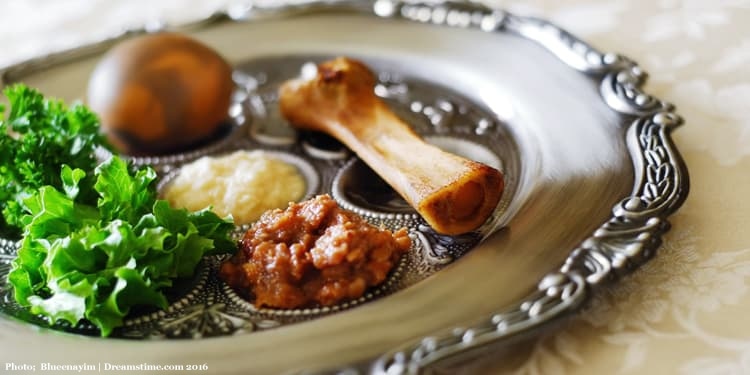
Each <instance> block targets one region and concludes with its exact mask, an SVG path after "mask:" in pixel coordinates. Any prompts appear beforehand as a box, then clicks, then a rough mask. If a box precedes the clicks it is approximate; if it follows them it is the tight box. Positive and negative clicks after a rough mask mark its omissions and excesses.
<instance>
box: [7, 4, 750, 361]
mask: <svg viewBox="0 0 750 375" xmlns="http://www.w3.org/2000/svg"><path fill="white" fill-rule="evenodd" d="M266 2H269V1H266ZM486 3H488V4H489V5H491V6H495V7H499V8H503V9H507V10H509V11H511V12H514V13H517V14H522V15H535V16H540V17H543V18H546V19H549V20H551V21H553V22H555V23H557V24H558V25H560V26H562V27H564V28H566V29H568V30H569V31H571V32H573V33H574V34H576V35H577V36H580V37H582V38H583V39H584V40H586V41H588V42H590V43H591V44H593V45H594V46H595V47H597V48H598V49H600V50H604V51H613V52H618V53H621V54H624V55H626V56H628V57H630V58H631V59H633V60H635V61H638V62H639V64H640V65H641V66H642V67H643V68H644V69H645V70H646V71H647V72H649V73H650V80H649V83H648V84H647V85H646V90H647V91H648V92H649V93H652V94H654V95H656V96H657V97H659V98H663V99H665V100H667V101H669V102H672V103H674V104H675V105H676V106H677V108H678V113H679V114H681V115H682V116H683V117H684V118H685V124H684V125H683V126H682V127H681V128H679V129H678V130H677V131H675V133H674V139H675V143H676V144H677V145H678V148H679V149H680V151H681V152H682V155H683V157H684V159H685V161H686V163H687V165H688V169H689V173H690V176H691V189H690V194H689V197H688V199H687V201H686V202H685V203H684V205H683V207H682V208H681V209H680V210H679V211H678V212H677V213H676V214H675V215H673V216H672V217H670V221H671V223H672V225H673V227H672V229H671V231H670V232H668V234H667V235H666V236H665V238H664V243H663V244H662V246H661V247H660V249H659V251H658V254H657V256H656V257H655V258H654V259H653V260H652V261H650V262H648V263H647V264H646V265H645V266H643V267H642V268H641V269H639V270H637V271H636V272H635V273H633V274H632V275H630V276H627V277H625V278H624V279H623V280H621V282H619V283H617V284H616V285H615V286H613V287H610V288H607V289H604V290H602V291H601V292H600V293H597V294H596V296H595V297H594V300H593V301H592V303H591V304H590V305H589V306H588V307H587V308H586V309H585V310H584V311H582V312H581V313H580V314H577V315H576V316H574V317H573V318H572V319H571V320H570V321H569V322H568V324H566V325H565V326H563V327H562V328H561V329H557V330H554V331H552V332H550V333H548V334H546V335H544V336H543V337H540V338H538V339H536V340H533V341H532V342H530V343H526V344H523V345H520V346H519V347H517V348H515V349H514V350H513V353H512V355H510V356H506V357H504V358H503V360H502V361H498V360H497V359H496V358H492V357H488V358H487V359H485V360H479V361H477V362H475V363H472V364H469V365H468V368H465V369H464V370H463V372H465V373H516V374H557V373H561V374H563V373H571V374H573V373H574V374H603V373H612V374H642V373H658V374H667V373H679V374H749V373H750V320H748V319H747V316H748V314H747V312H748V311H750V290H748V281H750V228H748V222H750V200H748V199H747V196H746V194H748V193H750V173H749V172H750V110H748V107H749V104H750V1H748V0H714V1H711V0H653V1H652V0H610V1H597V0H565V1H557V0H529V1H504V0H488V1H486ZM236 5H237V3H236V2H231V1H227V0H205V1H179V0H162V1H153V0H128V1H111V0H5V1H4V2H3V3H2V5H1V7H0V66H3V65H8V64H11V63H14V62H18V61H22V60H25V59H28V58H31V57H34V56H39V55H43V54H45V53H49V52H52V51H57V50H62V49H66V48H70V47H73V46H76V45H79V44H81V43H85V42H90V41H94V40H98V39H101V38H104V37H106V36H108V35H112V34H113V33H117V32H119V31H121V30H124V29H129V28H137V27H140V26H142V25H144V24H160V23H163V22H167V23H180V22H187V21H190V20H194V19H197V18H202V17H205V16H206V15H208V14H211V13H212V12H213V11H214V10H217V9H224V8H226V7H228V6H236Z"/></svg>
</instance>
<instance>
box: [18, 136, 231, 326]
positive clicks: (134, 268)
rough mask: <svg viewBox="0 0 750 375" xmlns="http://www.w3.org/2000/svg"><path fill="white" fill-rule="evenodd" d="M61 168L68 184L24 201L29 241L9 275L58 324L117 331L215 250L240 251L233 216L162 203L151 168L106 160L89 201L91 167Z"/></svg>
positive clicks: (21, 297)
mask: <svg viewBox="0 0 750 375" xmlns="http://www.w3.org/2000/svg"><path fill="white" fill-rule="evenodd" d="M20 126H26V125H25V124H24V123H22V124H21V125H20ZM58 173H59V176H60V181H61V187H60V188H55V187H53V186H43V187H40V188H39V189H37V190H36V191H34V192H33V193H32V194H30V195H29V196H28V197H27V198H26V199H25V200H24V201H23V202H22V207H23V208H24V210H25V215H24V216H23V217H22V219H21V221H22V222H23V223H24V232H23V233H24V237H23V240H22V242H21V247H20V249H19V251H18V257H17V258H16V259H15V260H14V262H13V264H12V270H11V272H10V274H9V276H8V281H9V283H10V284H11V285H12V286H13V288H14V297H15V299H16V301H17V302H18V303H19V304H21V305H22V306H27V307H29V309H30V311H31V312H33V313H35V314H41V315H43V316H46V317H48V318H49V321H50V322H51V323H54V322H55V321H57V320H64V321H68V322H70V323H71V324H76V323H78V322H79V321H80V320H82V319H87V320H88V321H90V322H91V323H93V324H94V325H96V326H97V327H99V329H100V331H101V334H102V335H104V336H107V335H110V334H111V333H112V331H113V330H114V329H115V328H116V327H118V326H120V325H122V323H123V319H124V318H125V316H127V314H128V313H129V312H130V311H131V309H132V308H133V307H135V306H156V307H159V308H165V307H166V306H167V300H166V297H165V296H164V294H163V289H164V288H166V287H169V286H171V285H172V280H173V279H174V278H179V277H188V276H191V275H193V273H194V272H195V268H196V267H197V265H198V263H199V262H200V261H201V259H202V258H203V257H204V256H205V255H207V254H216V253H231V252H234V251H236V244H235V242H234V241H232V240H231V232H232V230H233V229H234V224H233V223H232V222H231V221H228V220H223V219H221V218H219V217H218V216H217V215H216V214H214V213H212V212H210V211H206V210H204V211H199V212H195V213H191V212H188V211H186V210H184V209H173V208H171V207H170V206H169V204H168V203H167V202H166V201H164V200H157V199H156V190H155V186H154V183H153V182H154V180H155V178H156V174H155V173H154V171H153V170H152V169H150V168H143V169H140V170H136V171H132V170H131V167H130V166H129V165H128V164H127V163H126V162H125V161H124V160H122V159H120V158H118V157H112V158H111V159H110V160H108V161H107V162H104V163H102V164H101V165H99V166H98V167H97V168H96V169H95V173H94V177H95V180H93V181H91V182H90V183H91V185H92V186H91V188H92V189H93V191H95V192H96V193H97V195H98V199H97V200H96V205H92V204H91V203H90V202H89V201H87V200H84V199H82V198H81V194H80V192H81V191H83V190H84V189H86V186H84V185H85V184H86V183H89V182H88V181H89V180H87V178H86V173H85V172H84V171H83V170H81V169H77V168H70V167H68V166H63V167H62V168H61V170H60V171H59V172H58Z"/></svg>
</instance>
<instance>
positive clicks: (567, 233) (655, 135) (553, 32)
mask: <svg viewBox="0 0 750 375" xmlns="http://www.w3.org/2000/svg"><path fill="white" fill-rule="evenodd" d="M180 30H181V31H184V32H189V33H191V34H192V35H193V36H195V37H196V38H198V39H200V40H202V41H204V42H205V43H207V44H209V45H211V46H212V47H214V48H216V49H217V50H218V51H219V52H220V53H221V54H223V55H224V56H225V57H227V58H228V59H229V60H230V61H231V62H232V63H233V65H234V66H235V69H236V72H235V75H234V78H235V82H236V83H237V87H238V90H237V92H236V94H235V98H234V99H235V103H234V105H233V106H232V109H231V111H230V114H231V117H232V121H231V124H230V127H231V130H230V131H229V133H228V135H227V136H226V137H224V138H222V139H220V140H218V141H216V142H214V143H212V144H209V145H207V146H205V147H203V148H200V149H197V150H194V151H191V152H188V153H185V154H179V155H170V156H166V157H158V158H137V159H134V160H133V161H134V162H136V163H140V164H150V165H153V166H154V167H155V168H156V169H157V171H158V172H159V173H160V176H161V181H160V187H162V188H163V187H164V186H165V185H166V184H168V183H169V181H170V179H171V178H172V177H173V176H174V175H175V173H177V172H178V171H179V168H180V166H181V165H183V164H184V163H186V162H189V161H192V160H194V159H195V158H197V157H200V156H202V155H208V154H221V153H225V152H229V151H231V150H235V149H264V150H268V151H269V152H272V153H274V154H276V155H278V156H279V157H281V158H284V159H285V160H287V161H289V162H291V163H292V164H294V165H296V166H298V168H299V169H300V171H301V172H302V173H303V175H304V176H305V177H306V179H307V181H308V192H307V194H308V195H310V196H311V195H313V194H318V193H323V192H325V193H329V194H331V195H332V196H333V197H334V198H335V199H336V200H337V201H338V202H339V204H341V205H342V206H344V207H345V208H347V209H351V210H353V211H356V212H358V213H360V214H361V215H363V216H364V217H365V218H367V219H368V220H369V221H371V222H373V223H377V224H382V225H385V226H387V227H390V228H396V227H400V226H408V227H409V228H410V236H411V237H412V239H413V243H414V246H413V248H412V249H411V251H410V253H409V255H408V256H407V257H405V258H404V259H402V262H401V263H400V264H399V265H398V266H397V267H396V269H395V270H394V271H393V272H392V273H391V275H390V276H389V278H388V280H387V281H386V282H385V283H384V284H383V285H382V286H380V287H377V288H374V289H372V290H370V291H368V293H367V294H366V295H365V296H364V297H363V298H361V299H360V300H357V301H351V302H348V303H344V304H341V305H337V306H332V307H319V308H309V309H299V310H275V309H257V308H256V307H255V306H253V305H252V303H251V302H250V301H247V300H245V299H244V298H242V297H241V296H239V295H238V294H237V293H235V292H234V291H233V290H231V289H230V288H228V287H226V286H225V285H224V284H223V283H222V282H221V281H220V280H218V278H217V277H216V276H215V270H216V267H217V265H218V264H219V262H220V261H221V259H220V258H206V259H205V260H204V262H203V263H202V264H201V266H200V267H199V269H198V270H197V272H196V275H195V276H194V277H193V278H192V279H190V280H182V281H180V282H179V283H177V285H176V286H175V287H174V288H173V289H172V290H170V291H169V295H170V298H171V301H172V303H171V305H170V307H169V308H168V309H167V310H165V311H140V312H137V313H134V314H132V316H131V317H130V318H129V319H128V320H127V322H126V325H125V327H123V328H122V329H120V330H118V331H117V332H116V333H115V335H114V336H115V337H114V338H107V339H102V338H98V337H88V336H92V335H94V336H95V335H96V331H94V330H92V328H91V327H89V326H87V325H85V324H82V325H79V326H76V327H68V326H64V325H58V326H52V327H50V328H51V329H47V328H46V327H48V325H47V324H46V322H44V321H42V320H41V319H39V318H37V317H34V316H31V315H30V314H28V313H27V312H25V311H24V310H23V309H20V308H19V307H18V306H16V305H15V304H14V303H12V302H11V299H10V298H9V297H8V296H9V294H8V293H9V291H8V288H7V286H5V285H0V286H1V288H0V292H2V294H3V295H2V300H0V311H2V312H3V315H4V317H3V319H1V320H0V337H2V338H3V339H4V340H6V341H7V340H12V341H13V342H14V343H15V344H14V345H13V346H12V347H9V348H5V349H4V350H3V352H2V356H3V358H4V359H7V361H11V360H12V361H15V362H22V361H23V360H25V359H26V360H28V361H31V362H33V361H36V360H37V355H36V354H35V353H39V351H40V349H41V350H42V351H43V352H45V353H46V354H45V361H48V362H53V363H55V362H56V361H57V362H59V363H63V362H64V363H81V362H88V363H96V362H110V363H120V364H134V363H153V364H159V363H162V364H165V363H168V364H174V363H179V364H203V363H207V364H208V366H209V369H210V370H211V371H212V372H215V371H221V372H239V373H246V372H248V371H252V372H253V373H280V372H291V373H296V372H307V371H313V372H315V371H321V372H328V371H333V372H335V371H340V370H342V369H348V370H350V371H352V372H353V373H356V372H374V373H385V372H388V373H403V372H418V371H419V370H422V369H425V368H427V367H430V366H435V367H441V366H446V365H450V364H452V363H455V362H456V361H459V362H460V361H463V360H467V359H469V358H471V356H472V355H475V354H476V353H478V352H482V351H484V350H491V349H495V348H499V347H502V346H503V345H509V344H510V343H512V342H514V341H515V340H517V339H519V338H529V337H533V335H535V334H536V333H537V332H538V331H539V330H541V329H544V328H547V327H549V326H550V323H552V322H555V321H558V320H560V319H561V318H563V317H565V316H566V315H568V314H569V313H572V312H575V311H576V310H577V309H579V308H580V307H581V306H582V305H583V304H584V303H585V301H586V300H587V299H588V298H589V297H590V296H591V294H592V293H596V290H597V287H598V286H600V285H602V284H603V283H605V282H612V281H615V280H616V279H617V278H618V277H620V276H622V275H623V274H626V273H628V272H631V271H632V270H633V269H635V268H637V267H638V266H639V265H641V264H642V263H644V262H646V261H647V260H648V259H649V258H650V257H651V256H652V255H653V254H654V253H655V252H656V250H657V249H658V245H659V243H660V237H661V235H662V233H663V232H664V231H665V230H667V229H668V222H667V217H668V216H669V215H670V214H671V213H672V212H673V211H674V210H676V209H677V208H678V207H679V206H680V205H681V203H682V202H683V200H684V199H685V196H686V194H687V190H688V176H687V171H686V168H685V166H684V163H683V161H682V159H681V158H680V156H679V153H678V152H677V150H676V148H675V146H674V144H673V143H672V140H671V138H670V133H671V131H672V130H673V129H674V128H675V127H676V126H678V125H679V124H680V123H681V122H682V121H681V119H680V118H679V116H677V115H676V114H675V113H674V111H673V107H672V106H671V105H670V104H668V103H665V102H663V101H661V100H659V99H658V98H654V97H652V96H650V95H648V94H646V93H645V92H643V90H642V86H643V84H644V82H645V78H646V74H645V73H644V72H643V71H641V70H640V68H639V67H638V66H637V64H635V63H634V62H632V61H630V60H628V59H627V58H625V57H622V56H619V55H616V54H605V53H602V52H599V51H597V50H595V49H593V48H592V47H591V46H589V45H587V44H585V43H584V42H582V41H581V40H579V39H577V38H575V37H574V36H572V35H570V34H569V33H567V32H565V31H564V30H561V29H560V28H558V27H556V26H554V25H552V24H550V23H548V22H546V21H544V20H539V19H534V18H526V17H521V16H517V15H513V14H510V13H507V12H504V11H499V10H490V9H486V8H482V7H479V6H475V5H466V4H457V3H438V4H434V3H431V4H419V3H401V2H397V1H391V0H380V1H377V2H375V3H370V2H303V3H301V4H300V3H299V2H298V3H297V4H296V5H291V4H289V5H280V6H275V7H272V8H253V7H250V8H233V9H230V10H228V11H227V12H225V13H223V14H219V15H214V16H212V17H210V18H207V19H206V21H205V22H202V23H200V24H196V25H191V26H190V27H188V28H181V29H180ZM127 37H128V35H123V36H120V37H118V38H114V39H112V40H108V41H103V42H101V43H98V44H96V45H92V46H84V47H82V48H80V49H77V50H73V51H69V52H65V53H61V54H57V55H53V56H49V57H45V58H42V59H38V60H34V61H30V62H27V63H23V64H19V65H16V66H12V67H8V68H7V69H5V70H4V71H0V73H2V76H0V78H2V82H0V83H2V85H6V84H10V83H13V82H24V83H26V84H28V85H30V86H32V87H36V88H39V89H40V90H41V91H42V92H44V93H46V94H48V95H54V96H57V97H60V98H63V99H65V100H68V101H70V100H75V99H79V98H80V97H81V95H82V93H83V92H85V87H86V83H87V80H88V75H89V74H90V72H91V70H92V69H93V66H94V65H95V64H96V62H97V61H98V59H99V58H100V57H101V54H102V53H103V52H104V51H106V49H107V48H108V47H109V46H111V45H112V43H114V42H116V41H117V40H119V39H121V38H127ZM337 55H348V56H353V57H357V58H360V59H362V60H364V61H365V62H367V64H368V65H370V66H371V67H372V68H373V69H374V70H375V71H376V72H377V73H378V78H379V84H378V86H377V87H376V94H377V95H379V96H381V97H382V98H383V99H384V100H386V101H387V102H388V103H389V105H390V106H391V108H392V109H393V110H394V111H396V112H397V113H398V114H399V115H400V116H401V117H402V118H404V119H406V120H407V122H409V124H410V125H412V126H413V128H414V129H415V130H416V131H417V132H419V133H420V134H422V135H424V136H425V138H426V139H427V140H428V141H429V142H432V143H434V144H436V145H438V146H440V147H443V148H446V149H449V150H451V151H453V152H455V153H459V154H463V155H464V156H467V157H470V158H473V159H476V160H479V161H482V162H485V163H487V164H490V165H493V166H496V167H498V168H500V169H501V170H502V171H503V172H504V174H505V177H506V184H507V186H506V190H505V192H504V194H503V197H502V199H501V203H500V205H499V206H498V210H497V211H496V213H495V215H494V216H493V217H492V218H491V219H490V221H489V222H488V223H486V224H485V225H484V226H483V227H482V228H480V230H479V231H477V232H476V233H471V234H468V235H463V236H458V237H447V236H440V235H438V234H436V233H434V232H433V231H431V230H430V229H429V227H428V226H426V225H424V222H423V221H422V219H421V218H419V216H418V215H416V214H415V212H414V211H413V210H412V209H411V208H409V207H408V206H407V205H405V203H404V202H403V201H402V200H401V199H400V198H398V197H397V196H396V195H394V194H393V192H392V191H391V190H390V189H389V188H388V187H387V186H385V185H384V184H383V183H382V181H381V180H380V179H379V178H378V177H377V176H376V175H374V174H373V173H372V172H371V171H370V170H369V169H368V168H367V167H366V166H365V165H364V164H363V163H362V162H361V161H359V160H358V159H356V157H354V156H353V155H352V154H351V152H350V151H348V150H346V149H345V148H343V147H341V146H340V145H339V144H337V143H336V142H332V141H331V140H330V139H326V138H325V137H321V136H319V135H315V134H302V133H297V132H295V131H293V130H291V129H290V128H289V127H288V126H287V124H286V123H285V122H284V121H283V120H282V119H281V118H280V117H279V114H278V110H277V109H276V106H275V103H276V99H277V98H276V90H275V89H276V87H277V86H278V84H279V83H280V82H281V81H283V80H285V79H288V78H291V77H294V76H296V75H298V74H300V72H301V70H303V69H305V67H306V66H308V64H309V63H311V62H315V61H320V60H322V59H325V58H328V57H332V56H337ZM403 152H405V153H408V152H409V150H403ZM242 229H243V228H238V231H237V233H238V235H239V234H240V233H241V232H242ZM0 245H1V246H0V251H1V252H2V254H0V274H2V275H0V276H4V275H5V274H7V272H8V263H9V262H10V259H12V257H13V254H14V251H15V249H14V244H13V243H12V242H10V241H3V242H0ZM3 278H4V277H3ZM42 327H45V328H42ZM208 337H211V338H210V339H208ZM7 342H10V341H7ZM71 345H74V346H75V347H76V348H77V350H76V351H74V352H70V351H63V348H66V347H69V346H71ZM56 353H57V354H56ZM63 353H65V354H63ZM60 361H62V362H60Z"/></svg>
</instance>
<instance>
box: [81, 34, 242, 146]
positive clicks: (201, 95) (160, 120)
mask: <svg viewBox="0 0 750 375" xmlns="http://www.w3.org/2000/svg"><path fill="white" fill-rule="evenodd" d="M233 89H234V84H233V82H232V68H231V67H230V65H229V64H228V63H227V62H226V61H225V60H224V59H223V58H222V57H221V56H220V55H219V54H218V53H216V52H215V51H214V50H212V49H211V48H209V47H207V46H205V45H204V44H202V43H200V42H198V41H196V40H194V39H191V38H189V37H186V36H184V35H179V34H170V33H163V34H153V35H145V36H140V37H136V38H133V39H129V40H127V41H125V42H123V43H121V44H119V45H117V46H115V47H114V48H112V50H110V51H109V52H108V53H107V54H106V55H105V56H104V58H103V59H102V60H101V61H100V62H99V64H98V65H97V67H96V69H95V70H94V73H93V74H92V76H91V79H90V81H89V87H88V94H87V96H88V104H89V106H90V107H91V109H92V110H94V111H95V112H96V113H98V114H99V116H100V118H101V122H102V126H103V129H104V132H105V133H106V134H107V137H108V139H109V140H110V142H111V143H112V144H113V146H115V147H116V148H117V149H118V150H119V151H121V152H123V153H125V154H129V155H158V154H166V153H173V152H176V151H184V150H186V149H189V148H191V147H194V146H195V145H196V144H199V143H201V142H202V141H206V140H207V139H210V138H211V137H213V136H215V135H216V134H217V133H218V132H219V130H220V127H221V126H222V125H223V124H224V123H225V120H226V118H227V112H228V108H229V105H230V101H231V95H232V91H233Z"/></svg>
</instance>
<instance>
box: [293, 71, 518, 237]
mask: <svg viewBox="0 0 750 375" xmlns="http://www.w3.org/2000/svg"><path fill="white" fill-rule="evenodd" d="M374 86H375V76H374V75H373V73H372V72H371V71H370V70H369V69H368V68H367V67H366V66H365V65H364V64H363V63H361V62H359V61H356V60H352V59H349V58H344V57H339V58H336V59H334V60H331V61H327V62H324V63H322V64H320V65H318V71H317V75H316V76H315V77H313V78H311V79H305V78H299V79H293V80H290V81H287V82H285V83H284V84H283V85H282V87H281V89H280V100H279V104H280V107H281V112H282V114H283V115H284V116H285V117H286V118H287V119H288V120H289V121H290V122H291V123H292V124H293V125H295V126H297V127H300V128H303V129H308V130H316V131H322V132H325V133H328V134H330V135H332V136H333V137H335V138H337V139H338V140H339V141H341V142H342V143H344V144H345V145H347V146H348V147H349V148H351V149H352V150H353V151H354V152H355V153H356V154H357V155H358V156H359V157H360V158H361V159H362V160H364V161H365V162H366V163H367V164H368V165H369V166H370V167H371V168H372V169H373V170H374V171H375V172H377V173H378V174H379V175H380V176H381V177H382V178H383V180H385V181H386V182H388V184H389V185H391V187H393V188H394V189H395V190H396V191H397V192H398V193H399V194H401V196H402V197H403V198H404V199H406V201H407V202H409V204H410V205H411V206H412V207H414V208H415V209H416V210H417V211H418V212H419V213H420V214H421V215H422V217H423V218H424V219H425V220H426V221H427V223H428V224H430V225H431V226H432V227H433V229H435V230H436V231H437V232H439V233H443V234H448V235H456V234H462V233H466V232H470V231H472V230H475V229H477V228H478V227H479V226H481V225H482V224H483V223H484V222H485V221H486V220H487V219H488V217H489V216H490V215H491V214H492V212H493V211H494V210H495V207H496V206H497V204H498V202H499V200H500V196H501V194H502V191H503V187H504V181H503V176H502V174H501V173H500V171H498V170H496V169H494V168H492V167H489V166H487V165H484V164H482V163H478V162H475V161H472V160H468V159H465V158H462V157H460V156H457V155H453V154H450V153H447V152H444V151H442V150H441V149H439V148H437V147H435V146H432V145H430V144H428V143H425V142H424V141H423V140H422V139H421V138H420V137H419V136H418V135H417V134H416V133H415V132H414V131H413V130H412V129H411V128H410V127H409V126H408V125H407V124H405V123H404V122H403V120H401V119H400V118H399V117H398V116H397V115H396V114H394V113H393V112H392V111H391V110H390V109H389V108H388V106H387V105H386V104H385V103H384V102H383V101H382V100H380V99H379V98H378V97H377V96H375V94H374V90H373V88H374Z"/></svg>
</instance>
